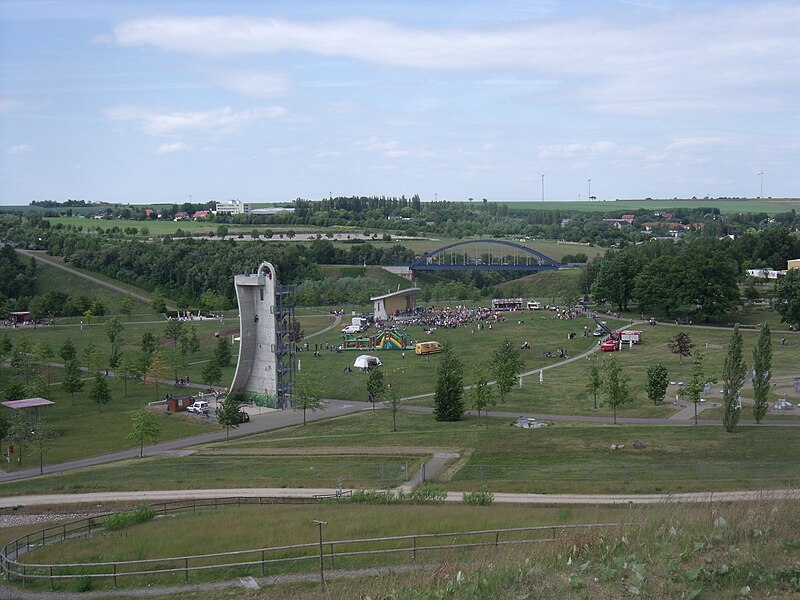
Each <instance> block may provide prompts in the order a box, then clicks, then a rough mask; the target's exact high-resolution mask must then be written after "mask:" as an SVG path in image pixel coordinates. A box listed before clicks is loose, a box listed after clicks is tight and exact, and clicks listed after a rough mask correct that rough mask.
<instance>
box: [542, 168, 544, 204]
mask: <svg viewBox="0 0 800 600" xmlns="http://www.w3.org/2000/svg"><path fill="white" fill-rule="evenodd" d="M542 202H544V173H542Z"/></svg>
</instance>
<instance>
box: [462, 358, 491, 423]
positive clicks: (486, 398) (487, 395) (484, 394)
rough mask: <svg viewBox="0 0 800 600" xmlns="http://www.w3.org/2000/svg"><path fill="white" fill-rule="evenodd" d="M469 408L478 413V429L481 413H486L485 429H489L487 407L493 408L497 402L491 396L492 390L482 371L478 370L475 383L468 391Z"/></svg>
mask: <svg viewBox="0 0 800 600" xmlns="http://www.w3.org/2000/svg"><path fill="white" fill-rule="evenodd" d="M468 397H469V401H470V406H471V407H472V409H473V410H477V411H478V427H480V426H481V411H482V410H484V411H486V412H487V416H486V427H489V416H488V412H489V407H490V406H495V405H496V404H497V402H496V401H495V399H494V395H493V394H492V388H490V387H489V380H488V378H487V377H486V375H485V373H484V371H483V369H479V370H478V373H477V375H476V378H475V383H474V384H472V388H470V390H469V394H468Z"/></svg>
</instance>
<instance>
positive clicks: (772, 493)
mask: <svg viewBox="0 0 800 600" xmlns="http://www.w3.org/2000/svg"><path fill="white" fill-rule="evenodd" d="M336 491H337V490H336V489H335V488H223V489H214V488H210V489H203V490H152V491H143V492H96V493H85V494H42V495H28V496H11V497H7V498H0V508H13V507H14V506H52V505H56V504H82V503H92V504H99V503H103V502H150V503H158V502H166V501H170V500H192V499H196V500H200V499H214V498H237V497H240V498H313V497H315V496H320V495H326V496H330V495H334V494H335V493H336ZM764 500H800V490H792V489H786V490H754V491H732V492H690V493H683V494H509V493H495V494H494V501H495V502H496V503H500V504H592V505H599V504H664V503H683V502H691V503H710V502H755V501H764ZM463 501H464V492H448V493H447V500H446V502H448V503H454V504H460V503H463Z"/></svg>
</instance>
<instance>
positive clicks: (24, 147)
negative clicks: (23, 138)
mask: <svg viewBox="0 0 800 600" xmlns="http://www.w3.org/2000/svg"><path fill="white" fill-rule="evenodd" d="M29 152H33V146H29V145H28V144H20V145H18V146H12V147H11V148H9V149H8V153H9V154H28V153H29Z"/></svg>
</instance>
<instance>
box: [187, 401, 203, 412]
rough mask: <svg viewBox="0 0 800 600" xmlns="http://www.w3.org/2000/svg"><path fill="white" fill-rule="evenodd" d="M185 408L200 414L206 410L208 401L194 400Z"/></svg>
mask: <svg viewBox="0 0 800 600" xmlns="http://www.w3.org/2000/svg"><path fill="white" fill-rule="evenodd" d="M186 410H187V411H188V412H190V413H194V414H196V415H202V414H205V413H207V412H208V402H206V401H205V400H195V401H194V402H193V403H192V404H190V405H189V406H187V407H186Z"/></svg>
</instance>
